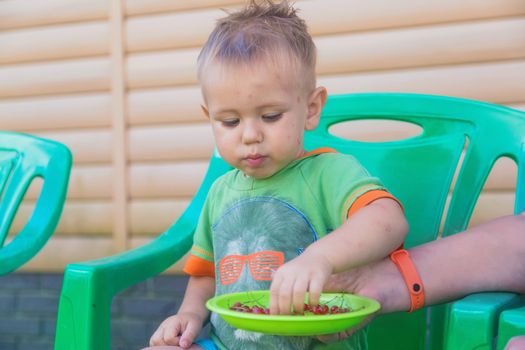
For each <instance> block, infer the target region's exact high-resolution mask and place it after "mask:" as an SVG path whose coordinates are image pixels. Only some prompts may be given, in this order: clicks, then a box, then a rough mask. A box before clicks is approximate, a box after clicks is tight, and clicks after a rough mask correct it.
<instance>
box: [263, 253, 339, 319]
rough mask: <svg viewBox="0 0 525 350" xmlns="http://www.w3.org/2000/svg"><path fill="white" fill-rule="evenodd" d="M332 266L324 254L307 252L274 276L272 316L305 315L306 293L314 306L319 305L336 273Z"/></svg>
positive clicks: (271, 301) (284, 266)
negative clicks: (326, 285)
mask: <svg viewBox="0 0 525 350" xmlns="http://www.w3.org/2000/svg"><path fill="white" fill-rule="evenodd" d="M332 270H333V267H332V264H331V263H330V262H329V261H328V259H326V257H325V256H324V255H323V254H318V253H315V251H314V250H311V251H308V250H306V251H305V252H304V253H303V254H301V255H299V256H298V257H297V258H295V259H293V260H291V261H289V262H287V263H286V264H284V265H282V266H281V267H280V268H279V269H278V270H277V271H276V272H275V274H274V276H273V281H272V285H271V287H270V313H271V314H285V315H287V314H290V313H291V311H292V308H291V307H292V306H293V311H294V312H295V313H303V309H304V302H305V294H306V292H307V291H308V293H309V299H308V303H309V304H310V305H317V304H319V298H320V296H321V292H322V290H323V286H324V284H325V283H326V282H327V281H328V278H329V277H330V275H331V274H332Z"/></svg>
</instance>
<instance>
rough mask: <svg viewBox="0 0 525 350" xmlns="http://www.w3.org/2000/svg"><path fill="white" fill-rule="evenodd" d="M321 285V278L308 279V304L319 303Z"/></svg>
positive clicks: (322, 284)
mask: <svg viewBox="0 0 525 350" xmlns="http://www.w3.org/2000/svg"><path fill="white" fill-rule="evenodd" d="M323 286H324V281H323V280H322V279H319V278H314V279H312V280H311V281H310V285H309V286H308V303H309V304H310V305H319V299H320V298H321V292H322V291H323Z"/></svg>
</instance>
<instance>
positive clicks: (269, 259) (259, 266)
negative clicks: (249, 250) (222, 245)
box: [219, 250, 284, 285]
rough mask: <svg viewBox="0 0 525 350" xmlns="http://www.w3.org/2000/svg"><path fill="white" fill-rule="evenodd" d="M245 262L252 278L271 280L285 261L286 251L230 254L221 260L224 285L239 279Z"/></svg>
mask: <svg viewBox="0 0 525 350" xmlns="http://www.w3.org/2000/svg"><path fill="white" fill-rule="evenodd" d="M245 262H247V263H248V268H249V270H250V274H251V276H252V278H253V279H254V280H256V281H271V280H272V275H273V273H274V272H275V270H277V269H278V268H279V266H281V265H282V264H283V263H284V253H283V252H276V251H272V250H263V251H260V252H257V253H253V254H249V255H228V256H225V257H224V258H222V259H221V261H220V262H219V274H220V281H221V284H222V285H226V284H232V283H234V282H235V281H237V280H238V279H239V277H240V276H241V274H242V270H243V269H244V264H245Z"/></svg>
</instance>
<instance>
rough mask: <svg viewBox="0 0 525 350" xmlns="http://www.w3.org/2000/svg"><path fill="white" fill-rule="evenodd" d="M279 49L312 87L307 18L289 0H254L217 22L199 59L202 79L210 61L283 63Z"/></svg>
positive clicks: (312, 50)
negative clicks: (276, 1)
mask: <svg viewBox="0 0 525 350" xmlns="http://www.w3.org/2000/svg"><path fill="white" fill-rule="evenodd" d="M280 52H284V53H285V55H286V56H287V57H288V59H289V62H288V63H291V64H292V65H293V66H294V67H296V68H297V70H298V71H297V73H298V78H300V79H302V80H303V82H302V84H301V85H302V86H304V87H306V88H308V89H309V90H310V89H313V88H314V87H315V61H316V48H315V44H314V42H313V40H312V37H311V36H310V34H309V33H308V29H307V27H306V23H305V22H304V20H302V19H301V18H299V17H298V16H297V14H296V10H295V9H294V8H293V7H292V6H291V5H290V4H289V3H288V1H286V0H285V1H282V2H280V3H277V4H275V3H273V2H272V1H270V0H264V1H257V0H251V1H250V2H249V4H248V5H247V6H246V7H245V8H243V9H242V10H239V11H237V12H233V13H229V14H228V16H226V17H224V18H222V19H220V20H219V21H218V22H217V25H216V26H215V29H214V30H213V31H212V32H211V34H210V36H209V37H208V40H207V41H206V43H205V44H204V46H203V48H202V50H201V52H200V54H199V57H198V59H197V72H198V78H199V81H202V78H203V76H204V74H205V72H204V71H205V69H206V66H207V65H208V64H209V63H210V62H214V61H218V62H220V63H233V64H239V63H241V64H246V63H252V62H254V61H256V60H259V59H262V60H266V61H267V62H268V61H270V62H272V61H273V63H274V64H276V65H279V64H281V65H282V63H283V62H282V58H283V57H284V56H283V55H280V54H279V53H280Z"/></svg>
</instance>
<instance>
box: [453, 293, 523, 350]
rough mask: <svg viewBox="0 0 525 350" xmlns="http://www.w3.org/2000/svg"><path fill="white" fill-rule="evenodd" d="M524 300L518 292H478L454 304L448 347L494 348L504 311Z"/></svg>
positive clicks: (454, 348)
mask: <svg viewBox="0 0 525 350" xmlns="http://www.w3.org/2000/svg"><path fill="white" fill-rule="evenodd" d="M521 300H522V298H521V297H520V296H519V295H517V294H514V293H476V294H471V295H469V296H467V297H465V298H463V299H461V300H459V301H456V302H453V303H451V305H450V313H449V319H448V325H447V327H446V330H445V346H444V349H445V350H460V349H487V350H488V349H492V348H493V344H494V339H495V337H496V330H497V321H498V318H499V315H500V313H501V312H502V311H503V310H505V309H509V308H512V307H515V306H517V305H519V303H520V302H521Z"/></svg>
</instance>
